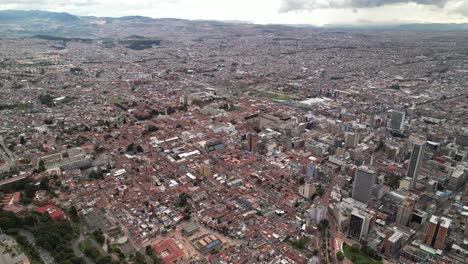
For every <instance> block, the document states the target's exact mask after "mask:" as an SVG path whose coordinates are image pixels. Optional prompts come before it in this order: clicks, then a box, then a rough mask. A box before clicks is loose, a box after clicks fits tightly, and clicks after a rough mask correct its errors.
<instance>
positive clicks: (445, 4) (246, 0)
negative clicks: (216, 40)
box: [0, 0, 468, 25]
mask: <svg viewBox="0 0 468 264" xmlns="http://www.w3.org/2000/svg"><path fill="white" fill-rule="evenodd" d="M0 9H22V10H48V11H56V12H69V13H72V14H77V15H94V16H112V17H118V16H130V15H141V16H149V17H154V18H161V17H173V18H186V19H216V20H244V21H252V22H255V23H262V24H265V23H285V24H314V25H323V24H356V23H362V21H367V22H368V23H404V22H409V23H413V22H440V23H443V22H468V0H0Z"/></svg>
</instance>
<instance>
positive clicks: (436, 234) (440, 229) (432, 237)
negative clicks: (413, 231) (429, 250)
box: [424, 215, 452, 249]
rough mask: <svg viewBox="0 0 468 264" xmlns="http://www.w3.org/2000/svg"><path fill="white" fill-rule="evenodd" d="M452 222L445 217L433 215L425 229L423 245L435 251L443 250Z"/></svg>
mask: <svg viewBox="0 0 468 264" xmlns="http://www.w3.org/2000/svg"><path fill="white" fill-rule="evenodd" d="M451 223H452V220H450V219H448V218H446V217H438V216H435V215H433V216H432V217H431V220H429V224H428V225H427V229H426V238H425V240H424V243H425V244H426V245H428V246H431V247H433V248H435V249H444V247H445V239H446V237H447V234H448V229H449V228H450V224H451Z"/></svg>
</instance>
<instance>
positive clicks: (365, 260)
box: [343, 243, 382, 264]
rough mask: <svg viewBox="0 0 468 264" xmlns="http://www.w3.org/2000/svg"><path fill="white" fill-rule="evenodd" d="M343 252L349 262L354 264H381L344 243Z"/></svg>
mask: <svg viewBox="0 0 468 264" xmlns="http://www.w3.org/2000/svg"><path fill="white" fill-rule="evenodd" d="M343 252H344V254H345V256H346V258H348V259H349V260H351V261H352V262H353V263H355V264H382V261H381V260H374V259H372V258H371V257H369V256H367V255H365V254H364V253H362V252H361V251H359V250H353V249H352V248H351V246H349V245H348V244H346V243H344V244H343Z"/></svg>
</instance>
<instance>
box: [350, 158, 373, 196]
mask: <svg viewBox="0 0 468 264" xmlns="http://www.w3.org/2000/svg"><path fill="white" fill-rule="evenodd" d="M374 184H375V172H374V171H372V170H370V169H369V168H367V167H366V166H361V167H359V168H357V170H356V174H355V175H354V182H353V195H352V197H353V199H354V200H356V201H359V202H361V203H365V204H367V203H369V201H370V199H371V196H372V187H374Z"/></svg>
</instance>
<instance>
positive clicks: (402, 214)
mask: <svg viewBox="0 0 468 264" xmlns="http://www.w3.org/2000/svg"><path fill="white" fill-rule="evenodd" d="M415 205H416V198H415V196H406V197H405V200H404V201H403V204H402V205H401V206H400V207H398V212H397V216H396V223H397V224H398V225H401V226H407V225H408V223H409V221H410V220H411V218H412V216H413V211H414V206H415Z"/></svg>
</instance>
